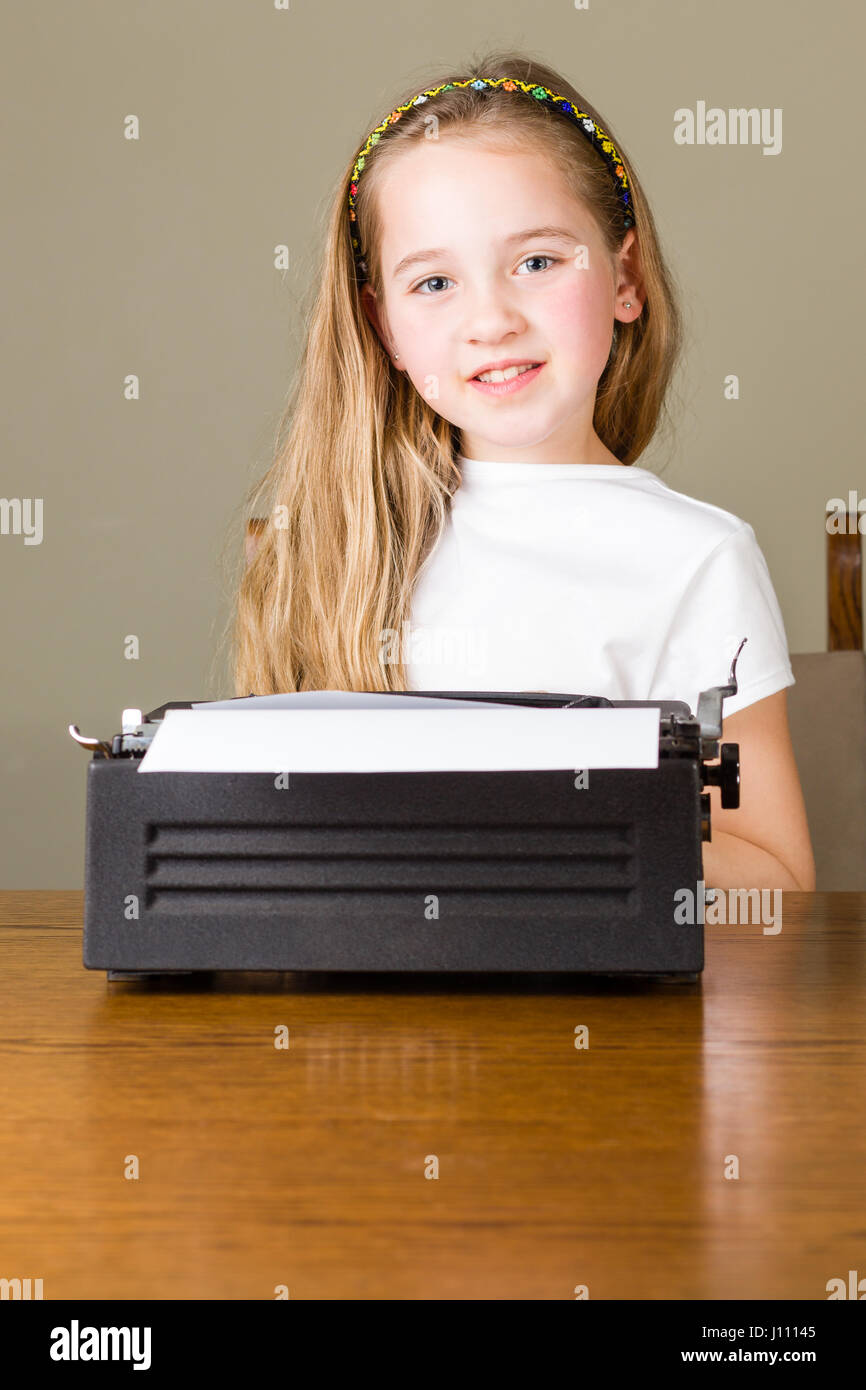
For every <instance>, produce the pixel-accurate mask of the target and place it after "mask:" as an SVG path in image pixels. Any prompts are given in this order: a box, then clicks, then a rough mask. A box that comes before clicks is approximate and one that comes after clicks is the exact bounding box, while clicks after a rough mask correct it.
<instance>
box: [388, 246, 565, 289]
mask: <svg viewBox="0 0 866 1390" xmlns="http://www.w3.org/2000/svg"><path fill="white" fill-rule="evenodd" d="M530 261H549V262H550V264H551V265H556V264H557V258H556V256H543V255H538V256H527V257H526V259H525V260H523V261H521V262H520V264H521V265H522V266H524V265H528V264H529V262H530ZM545 268H546V267H545ZM443 281H447V282H448V283H449V284H451V283H453V281H449V278H448V276H447V275H428V277H427V279H426V280H421V281H420V282H419V283H418V284H417V285H416V286H415V288H414V290H413V291H412V293H413V294H417V292H418V291H419V290H420V289H422V288H423V287H424V286H425V285H434V284H436V283H437V282H438V283H439V284H441V283H442V282H443ZM425 293H427V294H432V295H433V296H434V297H435V295H436V294H438V293H440V291H438V290H427V291H425Z"/></svg>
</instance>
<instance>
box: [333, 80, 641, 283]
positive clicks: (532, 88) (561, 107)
mask: <svg viewBox="0 0 866 1390" xmlns="http://www.w3.org/2000/svg"><path fill="white" fill-rule="evenodd" d="M452 87H473V88H474V89H475V91H477V92H484V91H490V90H491V89H492V88H493V87H501V88H502V90H503V91H504V92H518V91H520V92H525V93H526V94H527V96H530V97H533V98H534V99H535V100H536V101H541V102H545V103H546V104H547V105H548V106H551V107H553V109H554V110H555V111H561V112H562V114H563V115H564V116H567V117H568V119H569V120H571V121H573V122H574V124H575V125H576V126H577V128H578V130H580V131H582V133H583V134H584V135H585V136H586V138H587V139H588V140H589V141H590V142H591V143H592V145H593V146H594V147H595V149H597V150H598V153H599V154H600V155H601V157H602V159H603V160H604V161H605V163H606V164H607V166H608V168H609V170H610V172H611V175H612V177H613V179H614V181H615V183H616V185H617V188H618V190H619V200H620V202H621V203H622V207H623V229H624V230H625V229H627V228H628V227H631V226H633V225H634V215H633V213H632V204H631V194H630V193H629V191H628V190H629V182H628V175H627V174H626V172H625V168H624V166H623V162H622V158H621V157H620V155H619V154H618V153H617V151H616V149H615V148H614V145H613V142H612V141H611V140H610V139H609V138H608V136H607V135H606V134H605V133H604V131H603V130H602V128H601V126H600V125H598V124H597V123H596V122H595V121H594V120H593V119H592V117H591V116H589V115H587V113H586V112H585V111H578V110H577V108H576V107H575V105H574V103H573V102H571V101H569V100H568V98H567V97H561V96H558V95H557V93H556V92H552V91H551V90H550V88H549V87H541V86H539V85H538V83H531V82H521V81H520V79H519V78H517V77H467V78H461V79H459V80H457V81H455V82H445V83H444V84H443V85H442V86H441V87H433V88H430V89H428V90H427V91H425V92H419V94H418V96H416V97H412V99H411V101H407V102H405V103H404V105H403V106H398V107H397V109H396V110H395V111H392V112H391V113H390V115H388V116H386V117H385V119H384V121H380V122H379V124H378V125H377V126H376V129H375V130H374V131H372V133H371V134H370V135H369V137H368V139H367V141H366V143H365V144H364V146H363V148H362V150H361V152H360V154H359V155H358V158H357V159H356V161H355V167H354V168H353V170H352V177H351V180H350V183H349V230H350V232H351V235H352V253H353V255H354V258H355V269H356V273H357V278H358V282H359V283H363V282H364V281H365V280H367V279H368V278H369V276H368V270H367V262H366V261H365V259H364V257H363V256H362V254H361V243H360V241H359V240H358V237H357V236H356V234H355V232H356V228H355V226H354V223H355V222H356V220H357V219H356V217H355V194H356V193H357V191H358V180H359V179H360V177H361V171H362V169H363V168H364V164H365V162H366V158H367V155H368V153H369V151H370V150H371V149H372V148H373V146H374V145H375V144H377V143H378V141H379V140H380V139H381V137H382V133H383V132H384V131H385V130H387V128H388V126H389V125H393V124H394V123H395V121H399V119H400V117H401V116H402V114H403V112H404V111H410V110H411V109H412V107H413V106H422V105H423V104H424V102H425V101H429V100H430V98H431V97H435V96H438V95H439V93H440V92H449V91H450V90H451V89H452Z"/></svg>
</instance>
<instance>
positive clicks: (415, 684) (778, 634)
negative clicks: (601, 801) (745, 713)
mask: <svg viewBox="0 0 866 1390" xmlns="http://www.w3.org/2000/svg"><path fill="white" fill-rule="evenodd" d="M457 462H458V466H459V468H460V472H461V477H462V482H461V485H460V487H459V489H458V491H457V492H456V493H455V494H454V497H453V499H452V503H451V509H450V514H449V516H448V519H447V522H446V526H445V529H444V530H443V532H442V534H441V536H440V537H439V540H438V542H437V544H436V546H435V548H434V550H433V551H432V553H431V554H430V555H429V556H428V557H427V560H426V562H425V564H424V565H423V566H422V570H421V573H420V576H419V579H418V582H417V585H416V589H415V593H414V597H413V602H412V606H411V616H410V620H409V624H408V629H409V630H408V631H407V630H406V628H407V625H406V624H404V631H403V634H402V638H401V642H400V650H401V654H402V656H403V659H404V660H405V661H406V663H407V667H406V669H407V677H408V679H407V688H408V689H410V690H416V691H417V690H476V691H480V690H489V691H521V690H548V691H551V692H555V693H557V694H572V695H604V696H606V697H607V698H608V699H610V700H684V701H685V702H686V703H687V704H688V706H689V708H690V709H691V710H692V712H696V710H697V701H698V695H699V694H700V692H701V691H702V690H707V689H709V688H710V687H711V686H714V685H725V684H726V682H727V680H728V675H729V673H730V669H731V661H732V659H733V657H734V655H735V653H736V650H737V648H738V646H739V644H740V642H741V640H742V639H743V638H744V637H748V639H749V640H748V642H747V643H746V645H745V647H744V648H743V650H742V652H741V653H740V656H739V659H738V661H737V672H736V676H737V685H738V692H737V694H736V695H735V696H732V697H731V698H729V699H726V700H725V702H724V705H723V707H722V708H723V714H724V716H725V717H727V716H728V715H731V714H734V713H736V711H737V710H739V709H743V708H745V706H747V705H751V704H753V703H754V702H755V701H756V700H761V699H763V698H764V697H765V696H767V695H772V694H773V693H774V692H775V691H777V690H781V689H782V688H783V687H784V686H788V685H793V684H794V675H793V672H792V671H791V663H790V659H789V656H788V644H787V640H786V636H785V626H784V622H783V619H782V614H781V610H780V608H779V603H778V600H777V598H776V594H775V591H774V589H773V583H772V580H771V579H770V574H769V571H768V569H767V563H766V561H765V559H764V556H763V554H762V552H761V549H760V547H759V545H758V542H757V539H756V537H755V533H754V531H753V530H752V527H751V526H750V525H749V524H748V522H745V521H742V520H740V518H739V517H736V516H733V515H732V513H730V512H726V511H724V510H723V509H722V508H721V507H716V506H713V505H712V504H711V503H709V502H701V501H699V500H698V499H697V498H694V497H687V496H686V495H685V494H683V493H680V492H674V491H673V490H672V489H671V488H669V487H668V486H667V484H666V483H664V482H662V480H661V479H660V478H658V477H657V476H656V475H655V474H654V473H651V472H649V470H647V469H645V468H639V467H636V466H634V465H627V464H557V463H499V462H495V461H485V460H479V459H465V458H463V457H462V456H461V457H458V460H457Z"/></svg>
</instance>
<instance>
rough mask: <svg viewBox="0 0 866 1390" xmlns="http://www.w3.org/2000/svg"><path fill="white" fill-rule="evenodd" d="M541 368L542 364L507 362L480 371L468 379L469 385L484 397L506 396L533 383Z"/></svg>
mask: <svg viewBox="0 0 866 1390" xmlns="http://www.w3.org/2000/svg"><path fill="white" fill-rule="evenodd" d="M543 366H544V363H543V362H525V361H524V362H508V363H505V364H501V365H500V366H499V367H492V366H491V367H489V368H487V369H482V370H481V371H480V372H479V373H478V375H477V376H473V377H470V378H469V383H470V385H471V386H474V387H475V389H476V390H477V391H483V392H484V393H485V395H488V396H508V395H512V394H513V393H514V392H515V391H522V390H523V388H524V386H528V385H529V383H530V382H531V381H534V380H535V378H536V377H537V376H538V373H539V372H540V371H541V369H542V367H543Z"/></svg>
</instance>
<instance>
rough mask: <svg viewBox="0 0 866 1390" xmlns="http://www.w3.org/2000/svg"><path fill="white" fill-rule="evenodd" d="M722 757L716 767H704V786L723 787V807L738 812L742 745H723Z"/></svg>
mask: <svg viewBox="0 0 866 1390" xmlns="http://www.w3.org/2000/svg"><path fill="white" fill-rule="evenodd" d="M720 757H721V761H720V762H718V763H717V764H716V765H715V767H707V766H706V765H705V766H704V785H705V786H708V787H721V791H722V807H723V808H724V810H726V811H727V810H736V808H737V807H738V806H739V804H740V745H739V744H738V743H723V744H722V746H721V750H720Z"/></svg>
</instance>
